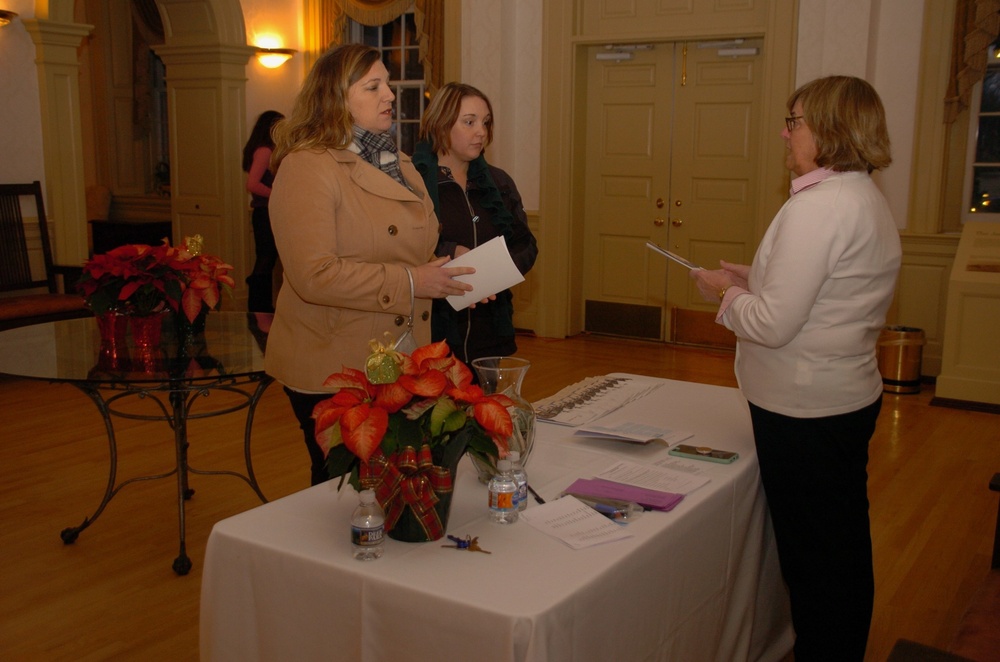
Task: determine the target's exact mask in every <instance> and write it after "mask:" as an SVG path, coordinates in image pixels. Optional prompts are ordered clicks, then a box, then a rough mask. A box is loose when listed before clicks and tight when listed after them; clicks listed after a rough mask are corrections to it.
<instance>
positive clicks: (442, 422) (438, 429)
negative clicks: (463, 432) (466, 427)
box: [430, 398, 465, 437]
mask: <svg viewBox="0 0 1000 662" xmlns="http://www.w3.org/2000/svg"><path fill="white" fill-rule="evenodd" d="M457 410H458V406H457V405H456V404H455V403H454V402H452V401H451V400H450V399H449V398H440V399H439V400H437V401H436V402H435V403H434V409H432V410H431V428H430V433H431V437H437V436H439V435H440V434H441V433H442V432H454V431H455V430H457V429H458V428H460V427H462V425H461V424H460V425H459V426H458V427H454V421H452V422H451V426H448V418H449V417H450V416H451V415H452V414H454V413H455V412H456V411H457ZM461 418H462V421H461V423H465V412H462V417H461Z"/></svg>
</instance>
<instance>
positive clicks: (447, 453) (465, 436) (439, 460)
mask: <svg viewBox="0 0 1000 662" xmlns="http://www.w3.org/2000/svg"><path fill="white" fill-rule="evenodd" d="M474 436H475V434H474V432H473V430H472V426H469V427H466V428H463V429H462V430H461V431H460V432H459V433H458V434H456V435H453V436H452V437H451V438H450V439H449V440H448V443H446V444H444V446H443V448H442V450H441V453H440V457H435V458H434V463H435V464H437V465H439V466H442V467H453V466H455V465H457V464H458V460H459V459H460V458H461V457H462V454H463V453H465V451H466V449H467V448H468V446H469V442H470V441H471V440H472V438H473V437H474Z"/></svg>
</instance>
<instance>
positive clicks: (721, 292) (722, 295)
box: [719, 285, 732, 301]
mask: <svg viewBox="0 0 1000 662" xmlns="http://www.w3.org/2000/svg"><path fill="white" fill-rule="evenodd" d="M730 287H732V285H726V286H725V287H724V288H722V289H721V290H719V301H722V299H723V298H725V296H726V290H728V289H729V288H730Z"/></svg>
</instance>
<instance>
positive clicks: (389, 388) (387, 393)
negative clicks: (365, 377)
mask: <svg viewBox="0 0 1000 662" xmlns="http://www.w3.org/2000/svg"><path fill="white" fill-rule="evenodd" d="M412 399H413V394H412V393H410V392H409V391H407V390H406V389H405V388H403V386H402V385H400V383H399V382H398V381H395V382H392V383H391V384H381V385H379V387H378V390H377V391H375V404H376V405H377V406H379V407H382V408H383V409H385V410H386V411H387V412H389V413H390V414H394V413H396V412H397V411H399V410H400V409H402V408H403V407H404V406H405V405H406V404H407V403H409V402H410V400H412Z"/></svg>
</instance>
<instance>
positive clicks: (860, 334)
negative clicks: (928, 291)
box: [722, 172, 902, 418]
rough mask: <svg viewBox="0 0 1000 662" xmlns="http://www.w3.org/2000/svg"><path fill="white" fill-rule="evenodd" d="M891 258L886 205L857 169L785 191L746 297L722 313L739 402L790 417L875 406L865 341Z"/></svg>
mask: <svg viewBox="0 0 1000 662" xmlns="http://www.w3.org/2000/svg"><path fill="white" fill-rule="evenodd" d="M901 255H902V251H901V248H900V243H899V232H898V230H897V229H896V225H895V223H894V222H893V219H892V214H891V212H890V211H889V205H888V203H887V202H886V200H885V198H884V197H883V196H882V193H881V192H880V191H879V190H878V188H877V187H876V186H875V184H874V182H872V180H871V177H869V176H868V175H867V174H866V173H864V172H847V173H835V174H833V175H831V176H830V177H828V178H826V179H825V180H823V181H822V182H820V183H819V184H817V185H815V186H813V187H812V188H809V189H806V190H803V191H801V192H799V193H797V194H796V195H793V196H792V197H791V198H790V199H789V200H788V202H786V203H785V204H784V206H783V207H782V208H781V210H780V211H779V212H778V214H777V215H776V216H775V217H774V220H773V221H772V222H771V225H770V227H769V228H768V229H767V232H766V233H765V235H764V238H763V240H762V241H761V244H760V246H759V247H758V249H757V254H756V255H755V256H754V259H753V263H752V265H751V268H750V275H749V284H748V286H749V290H750V293H749V294H742V295H740V296H737V297H736V298H735V299H734V300H733V301H732V303H731V304H730V306H729V308H728V310H726V311H725V314H724V315H723V317H722V321H723V323H724V324H725V325H726V326H727V327H728V328H730V329H732V330H733V331H734V332H735V333H736V335H737V337H738V339H739V342H738V344H737V350H736V376H737V379H738V380H739V384H740V388H741V389H742V391H743V393H744V395H745V396H746V398H747V400H749V401H750V402H752V403H753V404H755V405H757V406H759V407H762V408H764V409H767V410H768V411H772V412H776V413H779V414H784V415H786V416H794V417H798V418H816V417H820V416H832V415H836V414H843V413H847V412H851V411H855V410H857V409H860V408H862V407H865V406H867V405H869V404H871V403H872V402H874V401H875V400H877V399H878V397H879V395H880V394H881V392H882V379H881V376H880V375H879V371H878V366H877V364H876V360H875V345H876V342H877V340H878V336H879V333H880V332H881V330H882V328H883V326H884V325H885V314H886V311H887V310H888V308H889V304H890V303H891V302H892V297H893V292H894V290H895V284H896V275H897V273H898V272H899V264H900V258H901Z"/></svg>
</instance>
